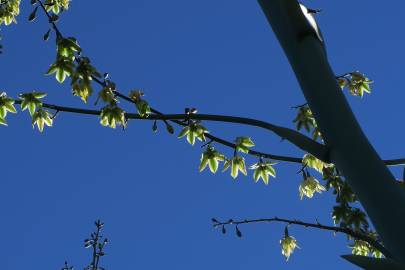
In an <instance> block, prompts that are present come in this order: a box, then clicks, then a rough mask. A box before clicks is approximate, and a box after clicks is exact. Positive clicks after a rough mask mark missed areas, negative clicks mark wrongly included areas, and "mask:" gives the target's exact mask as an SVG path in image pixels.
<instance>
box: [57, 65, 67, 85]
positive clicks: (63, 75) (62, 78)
mask: <svg viewBox="0 0 405 270" xmlns="http://www.w3.org/2000/svg"><path fill="white" fill-rule="evenodd" d="M65 79H66V73H65V71H64V70H63V69H61V68H58V70H57V71H56V80H57V81H58V82H59V83H63V82H64V81H65Z"/></svg>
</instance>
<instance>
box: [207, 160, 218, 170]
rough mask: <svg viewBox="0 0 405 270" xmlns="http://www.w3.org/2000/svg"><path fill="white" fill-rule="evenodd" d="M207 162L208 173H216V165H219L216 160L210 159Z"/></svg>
mask: <svg viewBox="0 0 405 270" xmlns="http://www.w3.org/2000/svg"><path fill="white" fill-rule="evenodd" d="M208 161H209V164H208V165H209V167H210V171H211V172H212V173H216V172H217V170H218V165H219V162H218V160H217V159H215V158H211V159H209V160H208Z"/></svg>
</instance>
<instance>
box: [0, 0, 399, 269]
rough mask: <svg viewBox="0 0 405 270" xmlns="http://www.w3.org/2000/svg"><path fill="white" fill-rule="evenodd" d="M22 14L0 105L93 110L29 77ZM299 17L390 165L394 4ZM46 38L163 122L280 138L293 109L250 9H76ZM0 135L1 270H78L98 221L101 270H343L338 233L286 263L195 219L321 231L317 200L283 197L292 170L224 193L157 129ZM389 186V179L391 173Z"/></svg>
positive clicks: (190, 151) (273, 44) (40, 59)
mask: <svg viewBox="0 0 405 270" xmlns="http://www.w3.org/2000/svg"><path fill="white" fill-rule="evenodd" d="M27 2H28V1H24V3H23V4H22V12H21V15H20V17H19V19H18V21H19V23H18V25H13V26H11V27H3V29H2V34H3V36H4V41H3V45H4V46H5V50H4V54H3V55H2V56H1V59H0V70H1V80H0V89H2V90H6V91H7V92H8V94H9V95H13V96H16V95H17V94H18V93H21V92H28V91H32V90H37V91H45V92H47V93H48V97H47V98H46V101H47V102H49V103H57V104H63V105H67V106H80V107H88V108H91V107H93V105H92V102H90V104H89V105H84V104H82V103H81V102H80V100H79V99H78V98H76V97H73V96H71V94H70V89H69V84H68V83H65V84H63V85H60V84H58V83H57V82H56V81H55V80H54V78H53V77H45V76H43V74H44V73H45V71H46V70H47V68H48V66H49V64H51V63H52V62H53V60H54V57H55V47H54V43H53V41H49V42H47V43H45V42H43V41H42V36H43V34H44V33H45V32H46V30H47V29H48V25H47V21H46V19H45V18H44V16H43V14H41V15H40V16H39V17H38V18H37V20H36V21H35V23H28V22H27V21H26V18H27V17H28V14H29V13H30V11H31V7H30V6H29V4H28V3H27ZM306 4H307V5H309V6H310V7H313V8H322V9H323V12H322V13H321V14H320V15H319V23H320V24H321V27H322V29H323V33H324V36H325V40H326V42H327V49H328V54H329V59H330V62H331V64H332V66H333V68H334V70H335V72H336V73H337V74H341V73H345V72H349V71H353V70H360V71H362V72H364V73H366V74H367V75H368V76H369V77H370V78H372V79H373V80H375V83H374V84H373V94H372V95H367V96H365V97H364V98H363V100H360V99H359V98H355V97H352V96H349V95H348V99H349V101H350V103H351V104H352V105H353V110H354V112H355V114H356V116H357V117H358V119H359V121H360V122H361V125H362V127H363V129H364V130H365V132H366V133H367V134H368V137H369V139H370V140H371V142H372V143H373V144H374V146H375V147H376V149H377V151H378V152H379V153H380V154H381V155H382V157H383V158H398V157H401V155H403V154H405V153H404V151H403V149H404V148H403V137H404V132H405V128H404V126H403V125H402V123H401V122H402V116H403V115H404V113H405V107H404V106H403V100H404V99H405V93H404V89H403V86H402V81H403V70H404V60H405V54H404V50H403V48H405V38H404V33H403V29H402V28H403V27H402V25H403V24H404V23H405V22H404V16H403V10H404V8H405V3H402V2H401V1H397V2H395V3H394V4H392V5H390V6H389V7H388V6H385V5H384V6H383V5H381V3H379V2H378V1H365V0H359V1H348V0H342V1H319V0H318V1H306ZM60 29H61V30H62V32H63V33H64V34H65V35H66V36H74V37H76V38H77V39H78V40H79V43H80V45H81V46H82V48H83V50H84V54H85V55H87V56H89V57H90V58H91V59H92V60H93V63H94V65H95V66H96V67H97V68H98V69H99V70H100V71H101V72H109V73H110V74H111V79H112V80H113V81H115V82H116V83H117V85H118V87H119V89H120V90H121V91H122V92H127V91H129V90H131V89H134V88H141V89H143V90H144V92H145V93H146V95H147V96H146V97H147V99H148V100H149V102H150V103H151V104H152V106H154V107H155V108H158V109H160V110H162V111H164V112H167V113H181V112H183V110H184V108H185V107H190V106H193V107H197V108H198V109H199V111H200V112H202V113H216V114H227V115H236V116H247V117H253V118H258V119H262V120H267V121H269V122H271V123H275V124H279V125H284V126H287V127H293V124H292V119H293V118H294V116H295V111H294V110H292V109H290V107H291V106H294V105H298V104H302V103H304V102H305V101H304V99H303V96H302V94H301V92H300V89H299V87H298V85H297V82H296V79H295V77H294V76H293V73H292V71H291V69H290V66H289V65H288V63H287V60H286V57H285V56H284V54H283V53H282V50H281V48H280V46H279V44H278V42H277V41H276V39H275V36H274V34H273V33H272V31H271V29H270V27H269V25H268V24H267V21H266V20H265V18H264V16H263V14H262V12H261V10H260V8H259V6H258V4H257V3H256V1H253V0H252V1H231V0H222V1H217V0H206V1H186V0H174V1H165V0H156V1H146V0H135V1H119V4H118V2H117V3H116V2H115V1H97V3H96V1H78V0H76V1H73V2H72V5H71V9H70V10H69V11H68V12H67V13H66V14H63V15H62V16H61V20H60ZM126 109H127V110H128V111H130V110H134V108H133V107H131V106H126ZM8 122H9V127H8V128H5V127H0V132H1V139H2V151H1V152H2V153H3V154H2V155H1V158H0V162H1V164H2V167H1V182H0V213H1V222H0V233H1V244H0V261H1V268H2V269H5V270H9V269H10V270H11V269H15V270H17V269H27V268H30V269H31V268H32V269H59V268H61V267H62V264H63V262H64V261H65V260H68V261H69V262H71V264H73V265H74V266H76V269H81V267H83V266H84V265H85V264H86V263H88V260H89V258H90V252H89V251H88V250H85V249H84V248H83V239H84V238H86V237H87V236H88V234H89V233H90V232H91V230H93V221H94V220H95V219H97V218H101V219H102V220H103V221H105V222H106V230H105V234H106V235H107V236H108V237H109V238H110V240H111V241H110V243H111V245H110V246H108V248H107V256H106V257H105V258H104V259H103V260H102V264H103V265H104V266H106V267H107V269H111V270H113V269H178V270H182V269H184V270H185V269H195V270H200V269H201V270H202V269H204V270H206V269H235V270H236V269H309V267H311V268H312V269H314V268H315V269H325V268H328V269H354V267H352V266H351V265H349V264H348V263H346V262H345V261H343V260H342V259H340V258H339V257H338V255H341V254H347V253H349V252H350V250H349V249H348V248H347V247H346V245H347V242H346V241H345V237H344V236H342V235H338V236H336V237H334V236H333V235H332V234H331V233H328V232H322V231H317V230H311V229H303V228H297V227H292V228H291V229H290V233H291V234H293V235H294V236H295V237H296V238H297V240H298V242H299V245H300V247H301V249H300V250H297V251H296V252H295V254H294V255H293V256H292V257H291V258H290V261H289V262H288V263H286V262H285V259H284V257H283V256H282V255H281V251H280V246H279V243H278V241H279V239H280V238H281V236H282V234H283V228H284V227H283V225H281V224H270V225H265V224H261V225H249V226H242V227H241V230H242V232H243V234H244V237H243V238H242V239H238V238H237V237H236V236H235V235H234V234H233V233H230V234H229V235H226V236H223V235H222V234H221V233H220V232H219V231H216V230H214V229H213V228H212V227H211V222H210V219H211V217H217V218H219V219H228V218H257V217H272V216H279V217H286V218H297V219H302V220H305V221H309V222H311V221H312V222H314V221H315V219H316V218H318V219H319V221H320V222H322V223H325V224H332V219H331V216H330V211H331V207H332V206H333V203H334V198H333V196H332V195H331V194H329V193H327V194H324V195H322V196H315V198H314V199H312V200H303V201H301V200H300V199H299V196H298V185H299V182H300V180H301V176H299V175H297V174H296V173H295V172H296V171H298V170H299V166H297V165H292V164H286V163H280V164H278V165H277V166H276V168H277V174H278V175H277V178H276V179H275V180H272V181H271V183H270V185H268V186H265V185H264V184H263V183H259V184H255V183H254V181H253V179H252V177H251V175H249V177H240V178H238V179H237V180H236V181H234V180H232V178H231V177H230V176H229V174H228V173H224V174H222V173H217V175H211V174H210V173H209V172H203V173H198V170H197V168H198V164H199V158H200V151H201V149H200V147H199V146H194V147H191V146H189V145H188V144H187V143H186V142H185V140H179V139H176V137H175V136H170V135H168V134H167V133H165V132H164V128H163V126H160V127H161V129H160V132H159V133H158V134H153V133H152V131H151V125H152V123H151V122H130V123H129V126H128V129H127V130H125V131H122V130H120V129H117V130H112V129H109V128H105V127H102V126H100V125H99V124H98V119H97V118H95V117H87V116H84V117H81V116H78V115H71V114H65V113H61V114H60V115H59V116H58V117H57V119H56V122H55V125H54V127H53V128H50V129H46V130H45V132H44V133H43V134H40V133H39V132H38V131H37V130H33V129H32V127H31V125H30V118H29V115H28V113H26V112H24V113H19V114H18V115H11V116H10V117H9V118H8ZM206 126H207V127H208V128H209V129H210V130H211V131H212V133H213V134H217V135H219V136H223V137H224V138H226V139H229V140H232V139H233V138H234V137H236V136H241V135H248V136H251V137H252V138H253V139H254V141H255V142H256V144H257V149H259V150H263V151H266V152H271V153H274V154H285V155H293V156H302V154H303V153H302V152H301V151H299V150H297V148H295V147H294V146H291V145H289V144H288V143H287V142H282V143H281V142H280V141H279V138H277V137H275V136H273V134H270V133H268V132H265V131H262V130H256V129H253V128H248V127H238V126H236V125H229V124H218V123H212V124H211V123H206ZM176 132H179V130H178V129H177V130H176ZM220 149H222V150H224V152H225V153H227V154H229V155H230V154H231V153H232V152H231V150H228V149H224V148H220ZM249 162H255V160H254V159H249ZM394 173H395V174H396V175H397V177H400V170H399V169H398V170H395V171H394Z"/></svg>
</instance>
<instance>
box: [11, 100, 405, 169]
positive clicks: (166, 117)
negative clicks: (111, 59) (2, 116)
mask: <svg viewBox="0 0 405 270" xmlns="http://www.w3.org/2000/svg"><path fill="white" fill-rule="evenodd" d="M14 102H15V104H21V100H14ZM42 107H44V108H47V109H51V110H55V111H56V112H58V113H60V112H67V113H76V114H84V115H96V116H99V115H100V113H101V111H99V110H90V109H81V108H73V107H66V106H59V105H54V104H48V103H43V104H42ZM153 112H154V113H156V114H152V115H149V116H148V117H147V118H145V117H141V116H140V115H138V114H135V113H126V114H125V116H126V118H127V119H132V120H162V121H164V120H170V121H172V122H174V123H176V124H178V125H181V126H186V125H187V124H186V123H184V122H182V121H178V120H175V119H181V120H184V119H186V118H189V119H190V118H191V119H196V120H197V119H198V120H208V121H223V122H231V123H238V122H236V121H237V120H239V119H245V120H246V121H247V120H251V119H249V118H241V117H233V116H222V115H209V114H194V115H185V114H166V115H165V114H162V113H160V112H158V111H156V110H153ZM221 117H225V118H224V119H225V120H219V119H220V118H221ZM212 119H217V120H212ZM254 121H259V120H254ZM259 122H261V121H259ZM263 123H265V122H263ZM252 124H253V123H252ZM267 124H269V123H267ZM269 125H271V124H269ZM205 136H206V137H207V138H208V139H210V140H212V141H215V142H217V143H220V144H222V145H224V146H228V147H230V148H235V147H236V145H235V144H234V143H232V142H229V141H226V140H224V139H221V138H219V137H216V136H213V135H211V134H205ZM248 154H250V155H252V156H257V157H263V158H269V159H274V160H279V161H285V162H291V163H299V164H302V158H299V157H290V156H281V155H273V154H269V153H264V152H260V151H255V150H249V153H248ZM384 162H385V164H386V165H387V166H398V165H404V164H405V158H401V159H389V160H385V161H384Z"/></svg>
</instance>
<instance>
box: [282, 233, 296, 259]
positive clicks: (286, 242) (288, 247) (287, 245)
mask: <svg viewBox="0 0 405 270" xmlns="http://www.w3.org/2000/svg"><path fill="white" fill-rule="evenodd" d="M280 245H281V254H283V255H284V256H285V257H286V260H287V261H288V259H289V258H290V256H291V254H292V253H293V252H294V250H295V249H296V248H299V246H298V244H297V240H296V239H295V238H294V237H292V236H289V235H285V236H284V237H283V238H282V239H281V240H280Z"/></svg>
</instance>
